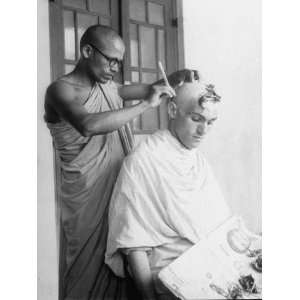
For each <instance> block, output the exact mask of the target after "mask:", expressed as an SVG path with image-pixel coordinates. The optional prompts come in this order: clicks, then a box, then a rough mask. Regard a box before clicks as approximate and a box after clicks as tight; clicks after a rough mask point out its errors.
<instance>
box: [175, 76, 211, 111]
mask: <svg viewBox="0 0 300 300" xmlns="http://www.w3.org/2000/svg"><path fill="white" fill-rule="evenodd" d="M206 92H207V91H206V88H205V85H204V84H203V83H199V82H197V81H194V82H186V83H184V84H183V85H181V86H180V87H178V88H177V89H176V97H175V98H174V99H173V101H175V103H176V104H177V106H178V107H180V108H182V109H186V108H189V107H190V106H191V105H193V104H196V103H198V101H199V99H200V98H201V97H202V96H203V95H204V94H205V93H206Z"/></svg>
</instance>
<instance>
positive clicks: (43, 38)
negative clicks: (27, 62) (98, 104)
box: [37, 0, 58, 300]
mask: <svg viewBox="0 0 300 300" xmlns="http://www.w3.org/2000/svg"><path fill="white" fill-rule="evenodd" d="M37 15H38V78H37V86H38V90H37V97H38V99H37V101H38V105H37V108H38V111H37V113H38V118H37V128H38V136H37V137H38V170H37V171H38V191H37V193H38V194H37V196H38V199H37V201H38V222H37V228H38V270H37V271H38V299H39V300H57V299H58V261H57V258H58V255H57V253H58V252H57V243H56V223H55V197H54V174H53V172H54V171H53V153H52V143H51V138H50V134H49V131H48V129H47V127H46V125H45V122H44V121H43V114H44V106H43V103H44V94H45V90H46V88H47V86H48V84H49V83H50V48H49V16H48V0H39V1H38V14H37Z"/></svg>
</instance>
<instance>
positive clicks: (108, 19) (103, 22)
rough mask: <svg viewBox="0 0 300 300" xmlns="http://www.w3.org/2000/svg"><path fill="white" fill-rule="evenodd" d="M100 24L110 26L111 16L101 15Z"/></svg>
mask: <svg viewBox="0 0 300 300" xmlns="http://www.w3.org/2000/svg"><path fill="white" fill-rule="evenodd" d="M100 24H101V25H106V26H110V18H105V17H100Z"/></svg>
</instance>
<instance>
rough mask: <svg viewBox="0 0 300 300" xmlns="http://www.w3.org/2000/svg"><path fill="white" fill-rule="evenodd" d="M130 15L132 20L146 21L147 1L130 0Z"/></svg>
mask: <svg viewBox="0 0 300 300" xmlns="http://www.w3.org/2000/svg"><path fill="white" fill-rule="evenodd" d="M129 17H130V19H132V20H137V21H146V6H145V1H141V0H129Z"/></svg>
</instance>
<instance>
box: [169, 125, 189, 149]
mask: <svg viewBox="0 0 300 300" xmlns="http://www.w3.org/2000/svg"><path fill="white" fill-rule="evenodd" d="M168 130H169V131H170V133H171V135H173V137H174V138H175V139H176V140H177V141H178V142H179V144H180V145H181V146H182V147H183V148H184V149H187V150H191V149H189V148H187V147H186V146H185V145H184V144H183V143H182V142H181V140H180V138H179V136H178V134H177V132H176V130H175V129H174V127H173V126H172V123H171V122H169V126H168Z"/></svg>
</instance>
